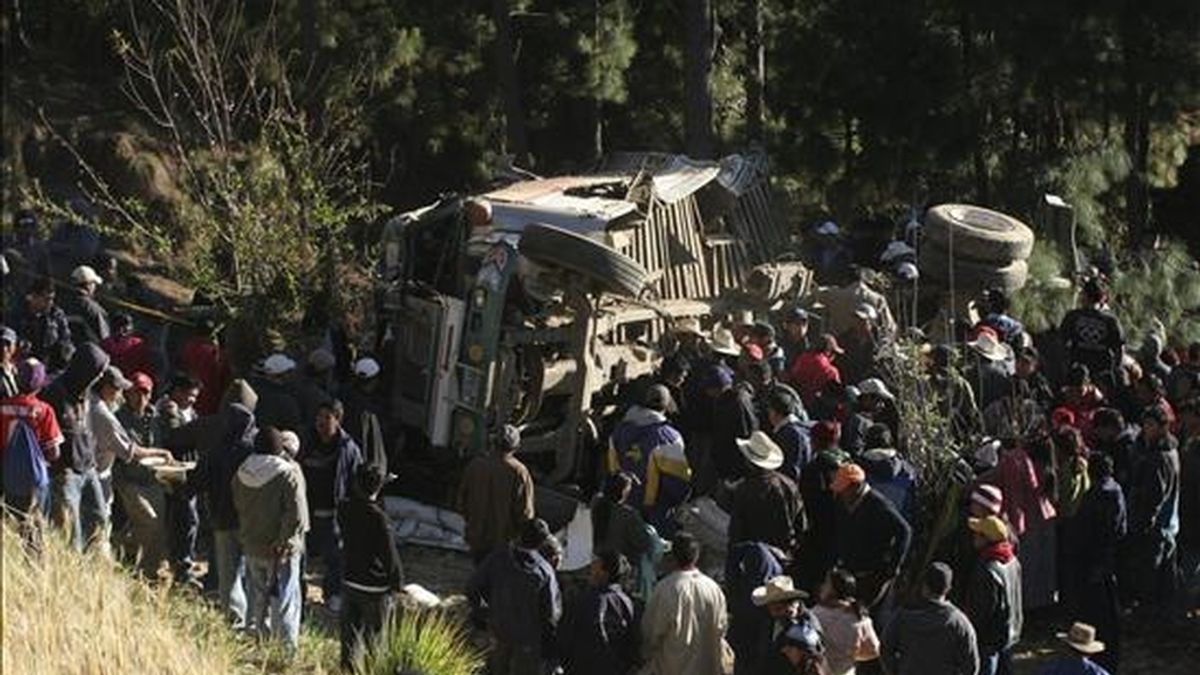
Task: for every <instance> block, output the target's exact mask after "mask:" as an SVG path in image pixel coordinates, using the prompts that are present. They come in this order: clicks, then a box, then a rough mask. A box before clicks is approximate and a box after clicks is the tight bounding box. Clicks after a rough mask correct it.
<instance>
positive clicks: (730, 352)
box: [709, 326, 742, 356]
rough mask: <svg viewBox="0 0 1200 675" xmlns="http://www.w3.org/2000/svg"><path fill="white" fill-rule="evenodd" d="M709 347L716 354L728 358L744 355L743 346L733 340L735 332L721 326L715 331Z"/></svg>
mask: <svg viewBox="0 0 1200 675" xmlns="http://www.w3.org/2000/svg"><path fill="white" fill-rule="evenodd" d="M709 346H711V347H712V350H713V351H714V352H716V353H718V354H725V355H726V356H739V355H741V353H742V346H741V345H739V344H738V343H737V340H735V339H734V338H733V331H731V330H729V329H728V328H724V327H721V326H718V327H716V328H714V329H713V332H712V339H711V340H709Z"/></svg>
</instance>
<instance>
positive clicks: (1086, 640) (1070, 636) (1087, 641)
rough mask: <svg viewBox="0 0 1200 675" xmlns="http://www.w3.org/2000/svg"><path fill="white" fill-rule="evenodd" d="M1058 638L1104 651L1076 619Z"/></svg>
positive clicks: (1091, 651)
mask: <svg viewBox="0 0 1200 675" xmlns="http://www.w3.org/2000/svg"><path fill="white" fill-rule="evenodd" d="M755 592H756V593H757V592H758V591H755ZM1058 639H1059V640H1062V641H1063V642H1065V643H1067V645H1069V646H1070V647H1071V649H1074V650H1075V651H1077V652H1080V653H1082V654H1099V653H1100V652H1102V651H1104V643H1103V642H1101V641H1099V640H1097V639H1096V628H1095V627H1094V626H1089V625H1088V624H1086V623H1080V622H1078V621H1076V622H1075V623H1073V624H1071V629H1070V630H1068V631H1067V632H1065V633H1059V634H1058Z"/></svg>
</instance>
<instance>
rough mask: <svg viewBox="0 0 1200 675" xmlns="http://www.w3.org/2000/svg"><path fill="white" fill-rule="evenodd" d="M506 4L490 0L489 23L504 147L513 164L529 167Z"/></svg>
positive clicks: (507, 1)
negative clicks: (501, 103)
mask: <svg viewBox="0 0 1200 675" xmlns="http://www.w3.org/2000/svg"><path fill="white" fill-rule="evenodd" d="M509 10H510V8H509V0H492V21H493V22H494V23H495V24H496V40H495V41H494V42H493V43H492V50H493V57H494V58H495V61H496V75H497V78H496V81H497V84H498V85H499V87H500V97H501V98H502V99H503V100H504V135H505V140H506V141H507V147H505V148H504V151H505V152H507V153H508V154H510V155H512V158H513V162H515V163H516V164H528V161H529V139H528V137H527V136H526V132H525V108H524V106H522V105H521V84H520V81H519V80H518V78H517V64H516V60H515V56H514V51H515V50H514V47H513V35H512V20H511V19H510V17H509Z"/></svg>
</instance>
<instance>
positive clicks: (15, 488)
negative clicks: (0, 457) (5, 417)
mask: <svg viewBox="0 0 1200 675" xmlns="http://www.w3.org/2000/svg"><path fill="white" fill-rule="evenodd" d="M49 484H50V474H49V472H48V471H47V470H46V462H45V461H44V460H43V459H42V445H41V443H39V442H38V439H37V434H35V433H33V428H32V427H30V426H29V424H28V423H27V422H26V421H25V420H21V419H18V420H16V421H14V422H13V428H12V432H11V434H10V435H9V437H8V444H7V445H6V446H5V448H4V494H6V495H13V496H19V495H32V494H36V493H37V492H40V491H41V490H42V489H44V488H45V487H46V486H47V485H49Z"/></svg>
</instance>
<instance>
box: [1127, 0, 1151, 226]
mask: <svg viewBox="0 0 1200 675" xmlns="http://www.w3.org/2000/svg"><path fill="white" fill-rule="evenodd" d="M1148 33H1149V28H1148V27H1147V26H1146V25H1145V23H1143V21H1142V19H1141V17H1140V16H1139V15H1138V14H1137V12H1136V11H1135V10H1134V9H1133V8H1130V10H1129V11H1128V12H1126V13H1125V14H1124V15H1123V16H1122V21H1121V42H1122V45H1121V52H1122V57H1123V58H1124V61H1125V63H1124V66H1125V95H1124V99H1125V103H1126V108H1125V129H1124V134H1125V152H1126V153H1128V155H1129V178H1128V179H1127V180H1126V182H1125V209H1126V211H1125V221H1126V226H1127V227H1128V228H1129V230H1128V234H1129V241H1130V242H1132V243H1134V244H1136V243H1138V242H1139V240H1140V239H1141V237H1142V235H1143V234H1144V233H1145V231H1146V226H1147V225H1148V223H1149V219H1150V213H1149V211H1150V187H1149V184H1148V180H1147V174H1148V173H1149V162H1150V96H1151V87H1150V85H1149V84H1147V83H1146V81H1145V78H1144V77H1143V74H1144V72H1145V69H1146V68H1147V67H1148V64H1147V55H1148V53H1149V51H1150V49H1149V46H1148V45H1147V43H1148V42H1149V41H1150V40H1151V39H1153V38H1152V36H1151V35H1149V34H1148Z"/></svg>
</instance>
